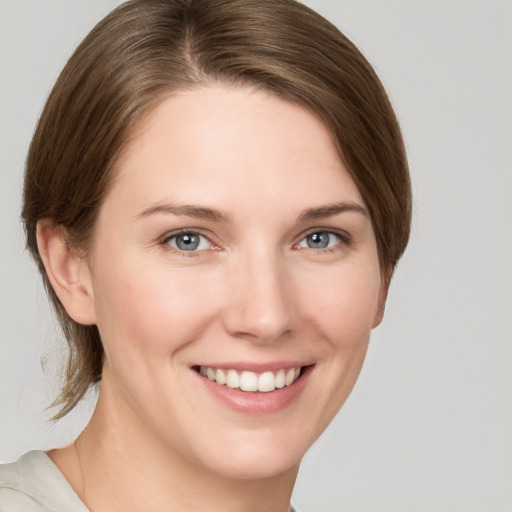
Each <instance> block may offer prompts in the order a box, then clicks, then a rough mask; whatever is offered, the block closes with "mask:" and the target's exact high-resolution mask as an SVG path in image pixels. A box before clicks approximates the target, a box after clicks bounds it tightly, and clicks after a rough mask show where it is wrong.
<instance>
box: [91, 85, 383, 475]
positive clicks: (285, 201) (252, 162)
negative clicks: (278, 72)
mask: <svg viewBox="0 0 512 512" xmlns="http://www.w3.org/2000/svg"><path fill="white" fill-rule="evenodd" d="M87 264H88V266H87V269H88V270H87V271H88V272H90V277H89V279H90V287H91V295H92V304H93V308H94V316H95V321H96V323H97V325H98V328H99V330H100V333H101V337H102V340H103V343H104V347H105V353H106V361H105V368H104V377H103V384H102V389H101V394H100V397H101V396H102V395H103V398H104V399H103V402H102V398H100V407H101V404H102V403H108V408H107V407H106V406H105V411H104V413H105V414H106V415H107V417H109V416H111V417H112V418H116V420H117V421H118V422H119V423H120V424H121V425H122V426H123V432H130V433H131V434H133V433H134V432H136V433H137V435H140V436H142V437H141V439H145V440H146V441H147V440H149V442H150V443H153V445H154V446H157V447H158V448H159V449H160V450H162V453H166V454H168V455H173V456H176V457H180V458H183V459H184V460H188V461H192V462H193V463H194V464H196V465H200V466H201V467H202V468H204V469H207V470H212V471H214V472H216V473H218V474H223V475H227V476H235V477H242V478H257V477H266V476H272V475H276V474H278V473H280V472H283V471H285V470H287V469H289V468H291V467H293V466H295V465H297V464H298V462H299V461H300V459H301V457H302V456H303V455H304V453H305V451H306V450H307V449H308V447H309V446H310V445H311V444H312V443H313V442H314V441H315V439H316V438H317V437H318V436H319V435H320V433H321V432H322V431H323V430H324V428H325V427H326V426H327V425H328V423H329V422H330V421H331V420H332V418H333V417H334V415H335V414H336V413H337V411H338V410H339V408H340V406H341V405H342V404H343V402H344V401H345V399H346V398H347V396H348V394H349V393H350V391H351V389H352V387H353V385H354V383H355V381H356V379H357V376H358V374H359V371H360V369H361V365H362V364H363V360H364V357H365V353H366V349H367V345H368V339H369V335H370V330H371V329H372V327H374V326H375V325H376V324H378V322H379V321H380V319H381V311H382V308H383V302H384V296H385V286H384V284H383V280H382V278H381V271H380V268H379V262H378V257H377V250H376V243H375V238H374V234H373V230H372V226H371V222H370V219H369V217H368V214H367V210H366V207H365V204H364V202H363V200H362V198H361V195H360V194H359V192H358V190H357V188H356V186H355V184H354V182H353V180H352V179H351V177H350V175H349V173H348V172H347V170H346V168H345V167H344V165H343V164H342V162H341V161H340V158H339V156H338V154H337V152H336V149H335V147H334V143H333V141H332V140H331V137H330V135H329V133H328V131H327V130H326V128H325V127H324V126H323V124H322V123H321V122H320V121H318V120H317V119H316V118H315V117H314V116H312V115H311V114H310V113H308V112H307V111H305V110H304V109H302V108H301V107H298V106H295V105H293V104H291V103H288V102H286V101H284V100H282V99H279V98H277V97H275V96H272V95H269V94H266V93H263V92H257V91H254V90H251V89H245V88H230V89H228V88H222V87H210V88H203V89H197V90H193V91H188V92H179V93H176V94H174V95H172V96H170V97H169V98H167V99H166V100H165V101H164V102H163V103H161V104H160V105H159V106H158V108H156V110H154V112H153V113H152V114H151V115H150V116H149V117H148V118H147V119H146V120H145V122H144V123H143V124H142V125H141V127H140V128H139V130H138V131H137V133H136V134H135V135H134V137H133V138H132V140H131V141H130V143H129V145H128V147H127V149H126V151H125V152H124V154H123V157H122V158H121V160H120V162H119V168H118V175H117V179H116V180H115V182H114V184H113V186H112V188H111V190H110V191H109V193H108V195H107V197H106V199H105V202H104V205H103V206H102V209H101V211H100V216H99V219H98V224H97V230H96V234H95V239H94V245H93V250H92V252H91V254H90V256H89V258H88V261H87ZM296 369H297V370H296ZM299 372H300V375H299V376H298V377H297V374H298V373H299ZM205 373H206V374H207V375H206V376H205V375H202V374H205ZM209 377H210V378H209ZM211 378H214V379H216V380H210V379H211ZM226 381H227V382H226ZM239 386H241V387H242V388H243V389H240V387H239ZM258 386H259V389H261V390H260V391H257V390H256V389H258ZM105 397H106V398H105Z"/></svg>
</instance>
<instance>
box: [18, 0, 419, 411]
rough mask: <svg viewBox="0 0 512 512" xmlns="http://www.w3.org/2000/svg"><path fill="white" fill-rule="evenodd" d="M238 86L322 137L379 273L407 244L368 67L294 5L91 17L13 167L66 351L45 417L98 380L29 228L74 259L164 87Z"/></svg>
mask: <svg viewBox="0 0 512 512" xmlns="http://www.w3.org/2000/svg"><path fill="white" fill-rule="evenodd" d="M212 82H222V83H229V84H235V85H250V86H252V87H256V88H260V89H263V90H266V91H270V92H273V93H274V94H276V95H278V96H280V97H282V98H285V99H286V100H288V101H292V102H295V103H297V104H299V105H302V106H304V107H305V108H307V109H308V110H310V111H311V112H313V113H315V115H317V116H318V117H319V118H320V119H321V120H322V121H323V122H324V124H325V125H326V126H327V127H328V129H329V130H330V131H331V133H332V135H333V138H334V140H335V142H336V144H337V146H338V148H339V151H340V156H341V158H342V159H343V161H344V163H345V164H346V165H347V167H348V169H349V172H350V173H351V175H352V177H353V179H354V181H355V183H356V185H357V187H358V188H359V191H360V193H361V195H362V197H363V199H364V201H365V203H366V205H367V207H368V209H369V212H370V215H371V219H372V223H373V228H374V231H375V236H376V240H377V247H378V252H379V259H380V262H381V266H382V267H383V268H385V269H387V270H389V273H390V274H391V272H392V270H393V268H394V266H395V265H396V263H397V261H398V259H399V258H400V256H401V255H402V253H403V251H404V249H405V246H406V244H407V241H408V236H409V229H410V216H411V193H410V183H409V174H408V168H407V161H406V155H405V151H404V146H403V142H402V138H401V134H400V130H399V127H398V123H397V120H396V118H395V115H394V113H393V110H392V108H391V105H390V103H389V100H388V98H387V96H386V93H385V91H384V89H383V87H382V85H381V83H380V81H379V79H378V78H377V76H376V74H375V72H374V71H373V69H372V67H371V66H370V64H369V63H368V62H367V61H366V59H365V58H364V57H363V56H362V54H361V53H360V52H359V51H358V50H357V48H356V47H355V46H354V45H353V44H352V43H351V42H350V41H349V40H348V39H347V38H346V37H345V36H344V35H343V34H341V33H340V32H339V31H338V30H337V29H336V28H335V27H334V26H333V25H332V24H331V23H329V22H328V21H326V20H325V19H324V18H322V17H321V16H320V15H318V14H317V13H315V12H314V11H312V10H311V9H309V8H308V7H306V6H304V5H302V4H300V3H298V2H296V1H294V0H132V1H128V2H126V3H124V4H122V5H121V6H120V7H118V8H117V9H115V10H114V11H112V12H111V13H110V14H109V15H108V16H107V17H106V18H105V19H103V20H102V21H101V22H100V23H99V24H98V25H97V26H96V27H95V28H94V29H93V30H92V31H91V32H90V34H89V35H88V36H87V37H86V38H85V39H84V41H83V42H82V43H81V44H80V46H79V47H78V48H77V50H76V51H75V52H74V54H73V55H72V56H71V58H70V59H69V61H68V63H67V64H66V66H65V68H64V70H63V71H62V73H61V75H60V77H59V78H58V80H57V82H56V84H55V86H54V88H53V90H52V92H51V93H50V96H49V98H48V100H47V103H46V105H45V108H44V110H43V113H42V115H41V118H40V120H39V123H38V126H37V128H36V132H35V134H34V137H33V140H32V143H31V146H30V150H29V153H28V158H27V165H26V174H25V189H24V205H23V213H22V217H23V220H24V222H25V228H26V233H27V246H28V248H29V250H30V251H31V253H32V255H33V257H34V259H35V260H36V262H37V264H38V265H39V269H40V271H41V274H42V276H43V280H44V284H45V287H46V290H47V293H48V295H49V298H50V300H51V302H52V303H53V306H54V308H55V310H56V313H57V316H58V319H59V321H60V323H61V325H62V328H63V331H64V334H65V337H66V339H67V342H68V344H69V348H70V352H69V359H68V365H67V373H66V381H65V385H64V387H63V389H62V392H61V394H60V396H59V398H58V399H57V401H56V404H58V405H60V406H61V409H60V411H59V412H58V413H57V415H56V416H55V417H56V418H60V417H62V416H64V415H65V414H66V413H67V412H69V411H70V410H71V409H72V408H73V407H74V406H75V405H76V404H77V403H78V401H79V400H80V399H81V398H82V396H83V395H84V393H85V392H86V391H87V389H88V388H89V386H90V385H91V384H92V383H94V382H97V381H99V380H100V379H101V373H102V366H103V357H104V353H103V348H102V344H101V340H100V336H99V333H98V329H97V328H96V326H85V325H80V324H78V323H76V322H74V321H73V320H72V319H71V318H69V316H68V315H67V313H66V311H65V310H64V308H63V306H62V304H61V303H60V301H59V299H58V298H57V296H56V294H55V292H54V291H53V289H52V287H51V285H50V284H49V281H48V278H47V276H46V272H45V269H44V266H43V263H42V260H41V257H40V255H39V252H38V248H37V240H36V226H37V222H38V221H39V220H40V219H43V218H51V219H52V220H53V222H54V223H55V224H56V225H58V226H61V227H62V228H63V229H64V230H65V232H66V234H67V236H68V237H69V243H70V246H71V247H73V248H77V249H80V250H82V251H87V247H88V242H90V240H91V237H92V235H93V229H94V226H95V221H96V218H97V216H98V211H99V208H100V206H101V204H102V198H103V197H104V196H105V193H106V191H107V190H108V189H109V183H110V182H111V180H112V176H113V168H114V165H115V163H116V161H117V159H118V157H119V155H120V153H121V152H122V150H123V147H124V145H125V144H126V142H127V139H128V137H129V135H130V133H132V131H133V129H134V124H135V123H136V122H138V121H140V120H141V118H142V117H143V116H144V115H146V114H147V113H148V112H149V110H150V109H152V108H154V106H155V105H156V104H157V103H158V102H159V101H161V100H162V99H163V98H164V97H165V96H166V95H168V94H169V93H170V92H171V91H173V90H177V89H183V88H191V87H197V86H200V85H203V84H204V85H206V84H208V83H212Z"/></svg>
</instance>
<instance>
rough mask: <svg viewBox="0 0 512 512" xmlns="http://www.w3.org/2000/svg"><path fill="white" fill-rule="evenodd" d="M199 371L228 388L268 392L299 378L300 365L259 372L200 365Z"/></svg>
mask: <svg viewBox="0 0 512 512" xmlns="http://www.w3.org/2000/svg"><path fill="white" fill-rule="evenodd" d="M199 373H200V374H201V375H202V376H203V377H206V378H208V379H210V380H211V381H214V382H217V384H220V385H226V386H228V388H233V389H238V388H240V389H241V390H242V391H252V392H254V391H259V392H261V393H268V392H270V391H274V390H275V389H276V388H277V389H281V388H284V387H285V386H289V385H290V384H293V383H294V382H295V381H296V380H297V379H298V378H299V375H300V366H299V367H298V368H288V369H282V370H278V371H277V372H271V371H266V372H263V373H260V374H257V373H254V372H249V371H243V372H240V373H238V372H237V371H236V370H233V369H230V370H222V369H220V368H210V367H207V366H200V367H199Z"/></svg>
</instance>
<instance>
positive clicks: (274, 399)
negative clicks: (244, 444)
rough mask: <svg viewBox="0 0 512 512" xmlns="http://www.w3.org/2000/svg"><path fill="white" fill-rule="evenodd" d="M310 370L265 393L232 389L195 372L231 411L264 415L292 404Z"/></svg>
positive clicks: (305, 368) (307, 368)
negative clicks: (279, 387)
mask: <svg viewBox="0 0 512 512" xmlns="http://www.w3.org/2000/svg"><path fill="white" fill-rule="evenodd" d="M312 369H313V366H306V367H304V368H303V369H302V372H301V375H300V377H299V378H298V379H297V380H296V381H295V382H294V383H293V384H291V385H290V386H286V387H284V388H281V389H275V390H274V391H269V392H267V393H262V392H257V391H255V392H251V391H242V390H241V389H238V388H237V389H233V388H230V387H228V386H226V385H220V384H217V383H216V382H214V381H211V380H210V379H208V378H207V377H203V376H202V375H200V374H199V373H197V372H196V374H197V377H198V378H199V379H201V382H202V384H203V385H204V386H205V387H206V388H207V389H208V391H209V392H210V393H212V394H213V395H214V396H215V397H216V398H217V399H219V400H221V401H222V402H224V403H225V404H226V405H227V406H228V407H230V408H231V409H232V410H234V411H236V412H241V413H244V414H253V415H264V414H273V413H276V412H279V411H282V410H283V409H286V407H288V406H289V405H290V404H292V402H294V401H295V400H296V399H297V398H298V397H299V395H300V394H301V392H302V391H303V390H304V388H305V386H306V384H307V381H308V378H309V375H310V374H311V371H312ZM194 371H195V370H194Z"/></svg>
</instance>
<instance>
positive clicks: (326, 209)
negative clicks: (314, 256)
mask: <svg viewBox="0 0 512 512" xmlns="http://www.w3.org/2000/svg"><path fill="white" fill-rule="evenodd" d="M345 212H355V213H359V214H361V215H364V216H365V217H368V212H367V210H366V208H364V207H363V206H361V205H359V204H357V203H347V202H341V203H333V204H328V205H323V206H318V207H314V208H309V209H307V210H305V211H303V212H302V213H301V214H300V215H299V216H298V218H297V222H306V221H311V220H316V219H325V218H327V217H333V216H334V215H338V214H340V213H345ZM157 213H163V214H167V215H178V216H186V217H195V218H196V219H206V220H212V221H214V222H221V223H227V222H228V221H229V216H228V215H227V214H226V213H225V212H223V211H221V210H218V209H216V208H207V207H205V206H199V205H194V204H184V205H175V204H168V203H159V204H156V205H154V206H150V207H149V208H146V209H145V210H143V211H142V212H141V213H139V214H138V215H137V216H136V218H137V219H140V218H144V217H148V216H150V215H154V214H157Z"/></svg>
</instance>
